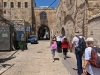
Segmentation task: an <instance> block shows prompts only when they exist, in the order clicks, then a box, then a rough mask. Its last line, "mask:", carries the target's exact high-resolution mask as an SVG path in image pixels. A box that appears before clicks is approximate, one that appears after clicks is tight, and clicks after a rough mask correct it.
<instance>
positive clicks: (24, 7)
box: [3, 0, 35, 28]
mask: <svg viewBox="0 0 100 75" xmlns="http://www.w3.org/2000/svg"><path fill="white" fill-rule="evenodd" d="M33 6H35V3H34V0H3V15H4V18H6V19H8V20H10V21H13V22H14V23H19V21H21V22H23V23H21V22H20V23H21V24H24V25H26V26H30V27H31V28H32V25H33V21H34V20H33V15H34V14H33V12H34V7H33ZM17 21H18V22H17Z"/></svg>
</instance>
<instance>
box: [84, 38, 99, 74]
mask: <svg viewBox="0 0 100 75" xmlns="http://www.w3.org/2000/svg"><path fill="white" fill-rule="evenodd" d="M86 42H87V45H88V47H87V48H86V49H85V59H84V65H83V73H84V75H100V68H97V67H94V66H93V65H91V64H90V62H89V61H90V59H91V57H92V56H91V55H92V54H91V52H92V48H96V46H94V45H93V43H94V39H93V38H92V37H89V38H87V39H86Z"/></svg>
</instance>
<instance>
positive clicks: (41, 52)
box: [2, 41, 70, 75]
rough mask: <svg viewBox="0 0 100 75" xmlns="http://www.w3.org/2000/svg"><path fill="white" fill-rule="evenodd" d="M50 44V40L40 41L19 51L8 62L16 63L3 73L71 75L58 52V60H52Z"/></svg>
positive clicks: (5, 74) (6, 74)
mask: <svg viewBox="0 0 100 75" xmlns="http://www.w3.org/2000/svg"><path fill="white" fill-rule="evenodd" d="M49 45H50V44H49V41H39V44H31V45H29V46H28V50H25V51H18V52H17V53H16V54H15V55H14V56H13V57H15V58H13V60H10V61H7V62H6V63H10V64H14V65H13V66H12V67H11V68H10V69H8V70H7V71H6V72H4V73H3V74H2V75H70V73H69V72H68V70H67V69H66V68H65V67H64V65H63V63H62V61H61V60H60V58H59V55H58V53H57V52H56V56H55V58H56V59H57V60H56V61H55V62H52V57H51V52H50V47H49ZM58 59H59V60H58Z"/></svg>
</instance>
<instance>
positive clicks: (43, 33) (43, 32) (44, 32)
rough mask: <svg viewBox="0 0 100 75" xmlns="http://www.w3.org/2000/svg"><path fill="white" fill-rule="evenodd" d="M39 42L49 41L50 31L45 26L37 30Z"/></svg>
mask: <svg viewBox="0 0 100 75" xmlns="http://www.w3.org/2000/svg"><path fill="white" fill-rule="evenodd" d="M38 39H39V40H50V30H49V28H48V27H47V26H45V25H42V26H41V27H40V28H39V30H38Z"/></svg>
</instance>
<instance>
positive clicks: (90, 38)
mask: <svg viewBox="0 0 100 75" xmlns="http://www.w3.org/2000/svg"><path fill="white" fill-rule="evenodd" d="M88 41H94V39H93V38H92V37H88V38H87V39H86V42H88Z"/></svg>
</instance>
